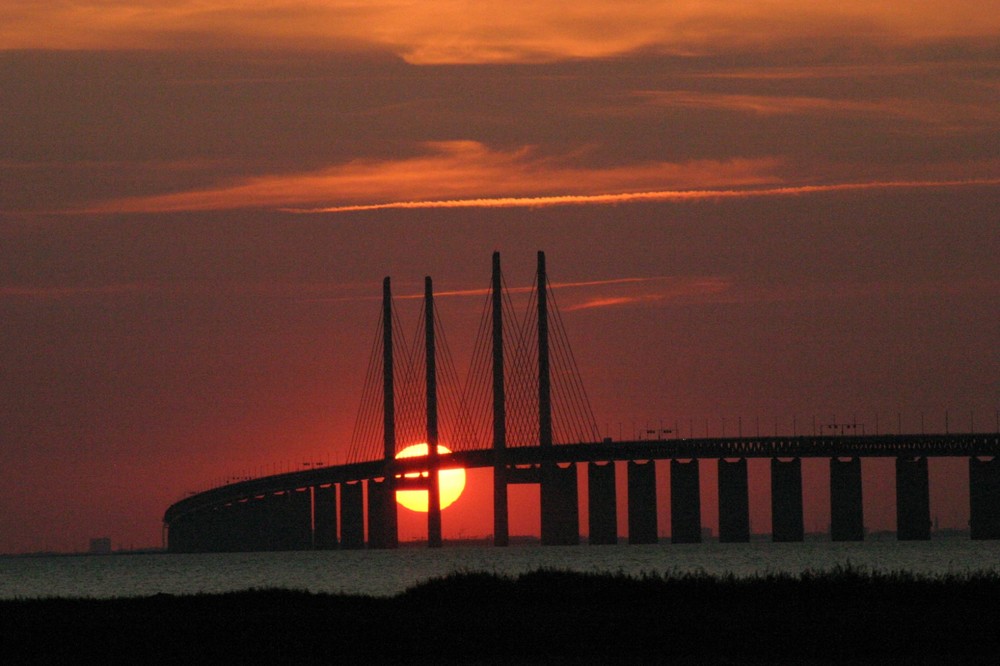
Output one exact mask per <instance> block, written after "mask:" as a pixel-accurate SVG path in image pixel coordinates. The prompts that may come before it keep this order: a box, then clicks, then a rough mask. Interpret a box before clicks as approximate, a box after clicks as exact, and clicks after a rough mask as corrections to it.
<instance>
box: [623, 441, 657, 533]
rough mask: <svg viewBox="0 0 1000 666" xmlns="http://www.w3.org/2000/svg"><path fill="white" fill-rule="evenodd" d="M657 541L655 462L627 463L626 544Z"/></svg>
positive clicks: (632, 461)
mask: <svg viewBox="0 0 1000 666" xmlns="http://www.w3.org/2000/svg"><path fill="white" fill-rule="evenodd" d="M657 541H659V535H658V534H657V522H656V462H655V461H653V460H648V461H646V462H644V463H639V462H636V461H634V460H629V461H628V542H629V543H630V544H643V543H656V542H657Z"/></svg>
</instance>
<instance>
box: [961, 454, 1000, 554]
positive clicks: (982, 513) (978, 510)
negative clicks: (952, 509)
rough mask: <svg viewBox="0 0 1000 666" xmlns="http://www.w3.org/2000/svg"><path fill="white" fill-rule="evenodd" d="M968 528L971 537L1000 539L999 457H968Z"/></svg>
mask: <svg viewBox="0 0 1000 666" xmlns="http://www.w3.org/2000/svg"><path fill="white" fill-rule="evenodd" d="M969 530H970V536H971V537H972V538H973V539H1000V458H992V459H991V460H981V459H979V458H976V457H975V456H972V457H971V458H969Z"/></svg>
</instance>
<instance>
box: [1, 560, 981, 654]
mask: <svg viewBox="0 0 1000 666" xmlns="http://www.w3.org/2000/svg"><path fill="white" fill-rule="evenodd" d="M0 652H2V654H0V662H2V663H81V662H83V661H85V660H86V661H89V660H90V659H91V658H96V659H99V660H101V661H103V662H105V663H108V662H110V663H124V662H137V663H178V664H180V663H184V664H189V663H203V662H209V663H254V664H267V663H344V662H345V660H346V661H350V660H355V659H357V660H363V661H364V663H379V664H381V663H404V662H405V663H414V662H416V663H447V662H450V663H501V662H503V663H581V662H583V663H661V662H662V663H667V662H670V663H680V664H705V663H775V662H778V663H808V664H834V663H872V664H876V663H878V664H883V663H898V664H914V663H918V664H941V663H963V664H970V663H983V664H986V663H989V664H994V663H997V656H998V655H1000V576H997V575H992V574H968V575H961V576H942V577H920V576H915V575H910V574H904V573H871V572H865V571H859V570H856V569H852V568H850V567H847V568H841V569H837V570H834V571H830V572H825V573H807V574H804V575H802V576H798V577H791V576H785V575H773V576H761V577H756V578H749V579H745V578H742V579H741V578H725V577H724V578H718V577H711V576H708V575H677V576H658V575H653V576H644V577H641V578H631V577H627V576H624V575H607V574H580V573H567V572H559V571H538V572H534V573H529V574H524V575H521V576H519V577H517V578H509V577H504V576H498V575H493V574H485V573H459V574H453V575H450V576H448V577H445V578H441V579H435V580H431V581H428V582H426V583H423V584H421V585H418V586H416V587H414V588H412V589H410V590H408V591H406V592H404V593H402V594H400V595H398V596H396V597H393V598H371V597H359V596H350V595H325V594H311V593H306V592H297V591H289V590H252V591H247V592H234V593H230V594H219V595H194V596H168V595H155V596H151V597H145V598H135V599H112V600H92V599H25V600H12V601H2V602H0Z"/></svg>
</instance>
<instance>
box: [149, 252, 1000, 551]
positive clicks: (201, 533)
mask: <svg viewBox="0 0 1000 666" xmlns="http://www.w3.org/2000/svg"><path fill="white" fill-rule="evenodd" d="M549 300H550V293H549V283H548V279H547V275H546V266H545V255H544V254H543V253H541V252H539V253H538V269H537V274H536V287H535V289H534V290H533V291H532V300H531V303H530V305H529V312H528V314H527V315H526V316H525V317H524V318H523V319H522V320H521V321H520V322H518V321H517V316H516V314H514V316H511V315H512V306H511V305H510V300H509V298H508V297H507V294H506V291H505V289H504V288H503V277H502V273H501V270H500V258H499V254H497V253H494V255H493V266H492V277H491V284H490V289H489V291H488V300H487V304H486V306H485V307H484V317H483V324H482V326H481V331H480V333H481V337H482V338H483V339H487V340H488V345H486V346H488V348H489V349H488V352H487V353H483V354H478V355H477V356H476V357H475V358H474V359H473V363H472V366H473V370H472V371H471V372H470V378H471V381H470V382H468V383H467V385H466V389H465V390H464V391H462V392H461V395H460V397H459V398H458V400H457V401H455V400H454V396H451V399H452V401H453V403H452V404H451V406H450V407H449V406H448V405H447V402H448V399H449V396H439V392H438V387H439V383H442V384H447V381H448V378H449V377H452V378H454V376H455V373H454V369H453V367H451V365H450V363H449V362H450V359H449V358H448V355H447V353H445V354H442V353H441V347H442V346H444V345H439V343H438V340H439V338H443V336H442V335H441V329H440V322H439V321H438V319H437V316H436V311H435V308H434V292H433V286H432V282H431V279H430V278H426V280H425V290H424V308H423V310H422V321H421V326H419V327H418V331H419V335H416V336H414V345H413V346H412V347H408V346H407V345H406V344H405V342H401V340H400V338H401V337H403V336H401V328H400V325H399V322H398V317H396V315H395V311H394V307H393V299H392V294H391V287H390V280H389V278H386V279H385V280H384V282H383V299H382V310H381V317H380V322H379V327H378V329H379V330H378V333H377V335H376V344H375V345H373V355H372V362H371V364H370V368H369V373H368V379H367V380H366V384H365V388H364V390H363V393H364V395H365V396H366V397H363V399H362V407H361V409H360V410H359V416H358V423H357V425H356V428H355V436H354V438H353V440H352V444H351V451H352V453H351V455H352V458H354V459H355V460H354V461H353V462H350V463H348V464H344V465H333V466H328V467H316V468H310V469H306V470H302V471H297V472H289V473H284V474H273V475H270V476H263V477H260V478H253V479H247V480H243V481H240V482H237V483H230V484H227V485H224V486H219V487H216V488H212V489H210V490H207V491H204V492H201V493H197V494H194V495H192V496H190V497H186V498H185V499H183V500H181V501H179V502H177V503H175V504H173V505H171V506H170V507H169V508H168V509H167V511H166V513H165V515H164V524H165V528H166V529H167V534H168V540H167V544H168V549H169V550H170V551H171V552H217V551H256V550H298V549H313V548H316V549H331V548H349V549H354V548H364V547H366V546H367V547H369V548H394V547H396V546H398V543H399V540H398V535H397V532H398V530H397V513H396V511H397V506H396V502H395V492H396V491H397V490H400V489H412V488H420V489H426V490H427V492H428V496H429V508H428V512H427V535H428V536H427V542H428V545H429V546H431V547H437V546H440V545H441V543H442V538H441V510H440V501H439V498H440V489H439V487H438V475H437V473H436V472H437V471H439V470H441V469H447V468H454V467H462V468H491V469H492V471H493V543H494V544H495V545H497V546H505V545H507V544H508V543H509V538H510V537H509V533H508V507H507V492H508V486H509V485H512V484H537V485H538V486H539V487H540V493H539V498H540V504H541V507H540V508H541V541H542V544H543V545H574V544H578V543H580V541H581V536H580V532H581V530H580V504H579V499H578V491H579V488H578V483H579V481H578V479H579V478H581V475H580V474H578V469H577V468H578V466H580V465H583V466H585V478H586V484H587V489H588V501H587V508H588V515H589V517H588V525H587V531H586V534H587V542H588V543H590V544H594V545H597V544H614V543H618V541H619V533H620V532H621V531H622V530H620V529H619V526H618V521H617V515H618V513H617V507H618V501H619V500H618V497H617V494H618V493H617V483H616V474H617V470H616V465H615V464H614V463H615V462H624V463H625V469H626V474H627V479H626V482H627V483H626V488H627V497H626V498H625V502H626V504H627V516H628V525H627V526H624V527H625V528H626V529H625V530H624V532H625V533H626V535H627V540H628V543H631V544H644V543H656V542H657V541H658V540H659V530H658V524H657V478H656V474H655V470H656V465H655V461H658V460H665V461H669V465H670V488H669V502H670V516H671V524H672V530H671V532H672V533H671V541H672V542H673V543H692V542H698V541H700V540H701V538H702V529H701V493H702V489H701V487H700V477H699V466H700V465H701V464H711V462H714V463H715V464H716V465H717V466H718V488H717V491H718V500H719V540H720V541H723V542H746V541H749V539H750V519H749V506H750V504H749V491H748V485H749V484H748V475H747V460H748V459H749V458H766V459H769V460H770V468H771V509H772V538H773V540H775V541H791V542H794V541H802V540H803V538H804V523H803V493H802V459H803V458H824V459H828V460H829V462H830V536H831V538H832V539H833V540H835V541H860V540H863V539H864V535H865V526H864V519H863V497H862V483H861V480H862V476H861V458H869V457H880V458H893V459H894V460H895V474H896V534H897V538H898V539H900V540H926V539H929V538H930V529H931V516H930V486H929V476H928V458H929V457H962V458H967V459H968V464H969V507H970V524H969V527H970V536H971V538H973V539H1000V457H998V454H1000V433H996V432H992V433H988V432H983V433H967V434H957V433H944V434H870V435H865V434H861V435H858V434H850V435H843V434H840V435H834V434H816V433H815V432H814V433H813V434H811V435H791V436H778V435H774V436H763V437H762V436H760V435H756V436H746V437H745V436H743V435H742V434H740V435H739V436H737V437H705V438H694V437H687V438H683V437H680V435H679V433H678V432H677V431H676V430H675V431H674V432H673V433H672V434H673V437H672V438H668V439H644V440H631V441H620V440H619V441H616V440H611V439H609V438H603V439H602V438H600V437H599V436H597V428H596V427H595V426H594V424H593V416H592V412H591V411H590V407H589V404H587V401H586V393H585V391H584V390H583V387H582V383H581V382H580V381H579V375H578V373H575V361H574V360H573V357H572V352H571V351H570V350H569V348H568V343H567V342H566V340H565V330H564V329H563V328H562V324H561V320H560V318H559V316H558V310H557V309H556V308H551V309H550V307H549ZM511 340H513V342H511ZM417 342H421V343H422V344H416V343H417ZM442 342H443V340H442ZM481 347H482V346H477V349H480V348H481ZM399 349H403V350H404V351H406V350H408V354H407V353H404V354H402V355H401V354H400V353H399ZM439 366H441V369H442V371H441V372H439ZM553 366H555V367H556V369H557V372H555V373H553ZM476 368H478V369H479V371H478V372H477V371H476ZM487 375H488V376H487ZM418 380H419V381H418ZM453 383H454V382H453ZM418 385H419V391H417V390H415V387H417V386H418ZM484 385H485V386H488V387H489V390H488V391H483V390H482V387H483V386H484ZM418 393H420V394H422V395H418ZM487 394H488V395H487ZM439 398H441V399H440V400H439ZM481 403H488V407H489V408H488V409H486V410H480V409H478V408H477V405H480V404H481ZM554 406H555V407H559V409H556V410H554ZM442 407H443V409H441V411H442V412H443V413H444V414H450V415H452V416H453V418H452V419H451V421H452V422H451V423H446V424H442V423H441V421H440V420H439V408H442ZM477 413H478V414H479V417H480V418H478V422H477V418H476V416H475V415H476V414H477ZM470 415H471V416H470ZM567 415H568V416H567ZM484 421H485V422H486V426H485V427H484V426H483V422H484ZM442 425H444V426H445V428H444V429H445V430H448V428H450V431H449V435H450V436H449V437H448V439H447V441H448V443H449V445H450V446H453V447H454V449H455V450H454V451H452V452H449V453H439V452H438V447H437V445H438V443H439V439H440V438H441V434H442V428H441V426H442ZM814 430H815V428H814ZM401 433H405V434H404V435H402V436H400V435H401ZM484 433H486V434H488V437H486V436H485V435H484ZM557 433H558V434H559V437H557V436H556V435H557ZM414 438H416V439H414ZM400 439H403V440H404V441H407V442H408V443H409V442H411V441H423V442H426V443H427V444H428V445H429V446H428V455H427V456H426V457H418V458H397V457H396V455H397V453H398V446H397V444H398V442H399V440H400ZM557 440H558V441H557ZM428 471H430V473H428V474H416V473H418V472H428Z"/></svg>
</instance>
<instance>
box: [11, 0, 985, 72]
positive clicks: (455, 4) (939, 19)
mask: <svg viewBox="0 0 1000 666" xmlns="http://www.w3.org/2000/svg"><path fill="white" fill-rule="evenodd" d="M0 26H3V27H0V45H3V47H4V48H8V49H12V48H21V49H23V48H50V49H121V48H202V49H204V48H219V47H239V48H250V49H261V48H283V49H287V48H297V49H320V50H345V49H376V50H381V51H388V52H391V53H394V54H396V55H398V56H400V57H402V58H405V59H406V60H408V61H409V62H411V63H418V64H430V63H457V62H463V63H469V62H479V63H483V62H539V61H553V60H560V59H569V58H572V59H579V58H607V57H613V56H617V55H622V54H627V53H634V52H638V51H646V52H658V53H670V54H681V55H686V54H693V53H698V54H704V53H720V52H726V51H728V50H731V49H733V48H748V47H751V48H759V47H760V46H768V45H775V44H787V43H790V42H796V43H806V44H815V43H816V42H820V41H823V40H824V39H828V38H830V37H831V36H838V35H839V36H844V35H850V36H851V38H852V40H853V41H855V42H857V41H863V40H868V41H875V42H881V43H888V44H894V43H919V42H926V41H928V40H932V41H933V40H949V39H955V38H964V37H980V38H982V37H991V36H995V35H996V33H997V31H998V28H1000V15H998V13H997V12H996V11H992V10H991V7H990V6H989V3H983V2H977V1H974V0H926V1H924V2H920V3H913V2H911V1H908V0H885V1H884V2H879V3H870V2H864V1H862V0H821V1H818V2H811V3H802V2H799V1H798V0H771V1H769V2H752V3H751V2H735V1H733V0H677V1H676V2H669V3H665V2H647V1H642V0H623V1H622V2H615V3H607V2H604V1H597V0H574V1H572V2H570V1H568V0H560V1H547V2H532V1H530V0H508V2H504V3H502V4H496V3H469V2H466V1H465V0H428V1H427V2H408V1H403V0H395V1H393V0H385V1H382V2H358V1H357V0H326V1H320V0H270V1H268V2H256V3H252V4H250V5H248V4H247V3H245V2H239V1H237V0H171V1H169V2H168V1H167V0H128V1H126V0H89V1H87V0H81V1H79V2H47V3H39V2H36V1H35V0H8V1H7V2H5V3H4V4H3V8H2V9H0Z"/></svg>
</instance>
